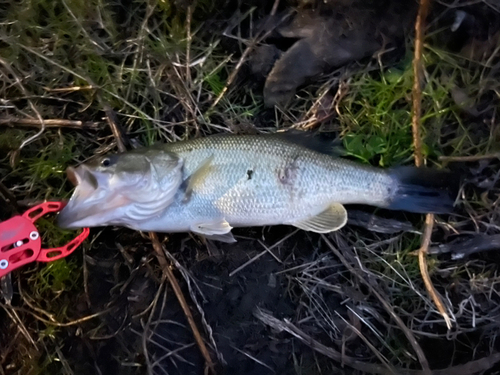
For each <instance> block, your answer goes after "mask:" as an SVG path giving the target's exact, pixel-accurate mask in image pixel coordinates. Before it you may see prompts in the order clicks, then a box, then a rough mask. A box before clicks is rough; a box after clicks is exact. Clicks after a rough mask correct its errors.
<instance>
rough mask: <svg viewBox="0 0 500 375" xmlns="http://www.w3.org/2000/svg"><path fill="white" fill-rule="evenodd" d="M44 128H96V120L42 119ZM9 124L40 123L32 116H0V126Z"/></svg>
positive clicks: (32, 124)
mask: <svg viewBox="0 0 500 375" xmlns="http://www.w3.org/2000/svg"><path fill="white" fill-rule="evenodd" d="M43 122H44V123H45V127H46V128H62V127H66V128H72V129H98V126H97V123H96V122H83V121H76V120H65V119H47V120H43ZM11 124H16V125H21V126H30V127H31V126H36V127H40V126H41V123H40V121H39V120H37V119H33V118H18V117H2V118H0V126H11Z"/></svg>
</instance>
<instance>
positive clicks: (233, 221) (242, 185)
mask: <svg viewBox="0 0 500 375" xmlns="http://www.w3.org/2000/svg"><path fill="white" fill-rule="evenodd" d="M301 137H302V135H301V134H299V136H297V135H293V134H288V135H287V134H274V135H259V136H232V135H226V136H211V137H207V138H200V139H195V140H191V141H185V142H176V143H170V144H166V145H163V146H155V147H151V148H146V149H142V150H134V151H131V152H128V153H122V154H117V155H109V156H104V157H101V158H98V159H97V160H95V161H94V162H92V163H88V164H86V165H82V166H79V167H78V168H68V177H69V178H70V179H71V180H75V181H76V183H77V188H76V189H75V192H74V193H73V196H72V198H71V199H70V201H69V203H68V205H67V206H66V207H65V208H64V209H63V210H62V212H61V213H60V215H59V218H58V222H59V225H60V226H61V227H65V228H75V227H81V226H102V225H120V226H126V227H129V228H133V229H136V230H143V231H158V232H167V233H168V232H186V231H192V232H195V233H198V234H201V235H204V236H207V237H209V238H212V239H219V240H224V241H229V242H231V241H233V238H232V235H231V229H232V228H233V227H244V226H263V225H278V224H288V225H293V226H295V227H297V228H300V229H304V230H308V231H313V232H317V233H327V232H331V231H334V230H337V229H339V228H341V227H343V226H344V225H345V223H346V221H347V211H346V209H345V208H344V205H345V204H367V205H372V206H377V207H383V208H389V209H393V210H404V211H409V212H417V213H447V212H451V211H452V210H453V203H454V197H453V196H452V194H453V193H452V190H453V189H452V188H450V187H453V186H454V185H457V184H456V183H455V181H456V180H455V179H453V178H450V174H448V173H446V172H442V171H433V170H429V169H421V168H414V167H400V168H395V169H381V168H375V167H371V166H366V165H362V164H359V163H355V162H352V161H349V160H345V159H341V158H337V157H332V156H331V155H328V154H325V153H323V152H319V151H318V150H317V147H316V146H318V145H316V146H314V145H313V144H312V143H311V142H310V141H311V140H310V139H308V140H307V139H306V140H305V141H304V140H301V139H300V138H301Z"/></svg>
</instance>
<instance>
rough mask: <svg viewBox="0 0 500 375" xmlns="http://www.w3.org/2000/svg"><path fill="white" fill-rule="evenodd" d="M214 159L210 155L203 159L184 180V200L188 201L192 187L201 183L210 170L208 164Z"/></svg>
mask: <svg viewBox="0 0 500 375" xmlns="http://www.w3.org/2000/svg"><path fill="white" fill-rule="evenodd" d="M212 160H214V156H213V155H211V156H210V157H208V158H207V159H205V160H204V161H203V163H202V164H201V165H200V166H199V167H198V169H197V170H196V171H195V172H194V173H193V174H192V175H191V176H189V178H188V179H187V180H186V181H185V182H186V183H187V186H186V192H185V193H184V199H183V201H184V202H187V201H189V199H190V198H191V194H192V193H193V188H194V187H195V186H196V185H197V184H199V183H201V182H202V181H203V179H204V178H205V177H206V176H207V174H208V172H210V164H211V163H212Z"/></svg>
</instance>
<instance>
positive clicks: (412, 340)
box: [321, 234, 431, 375]
mask: <svg viewBox="0 0 500 375" xmlns="http://www.w3.org/2000/svg"><path fill="white" fill-rule="evenodd" d="M321 237H322V238H323V241H325V243H326V244H327V246H328V247H329V248H330V249H331V250H332V251H333V253H334V254H335V255H336V256H337V258H339V259H340V261H341V262H342V264H343V265H344V266H345V267H346V268H347V269H348V270H349V272H351V273H352V274H353V275H354V276H356V277H357V278H358V279H359V281H361V282H362V283H363V284H365V285H366V286H367V288H368V289H369V290H370V291H371V292H372V293H373V295H374V296H375V297H376V298H377V299H378V300H379V301H380V303H381V304H382V306H383V307H384V309H385V311H387V313H388V314H389V315H390V316H391V317H392V319H394V321H395V322H396V324H397V325H398V327H399V328H400V329H401V331H403V333H404V335H405V336H406V338H407V339H408V342H409V343H410V345H411V346H412V348H413V350H414V351H415V353H416V354H417V357H418V360H419V362H420V365H421V366H422V371H423V374H425V375H430V374H431V369H430V367H429V362H428V361H427V358H425V355H424V352H423V350H422V348H421V347H420V344H419V343H418V341H417V339H416V338H415V335H414V334H413V333H412V331H411V330H410V329H409V328H408V327H407V326H406V325H405V323H404V322H403V320H401V318H400V317H399V316H398V315H397V314H396V312H395V311H394V309H393V308H392V306H391V305H390V304H389V303H388V302H387V301H386V299H385V298H384V297H383V296H382V295H381V294H380V293H379V292H378V291H377V290H376V289H375V287H374V286H373V285H372V283H370V282H369V281H368V280H367V279H366V275H365V274H363V273H362V272H360V271H359V270H358V269H356V268H354V267H353V266H352V265H351V264H350V263H349V262H348V261H347V259H346V258H345V257H344V256H343V255H342V253H341V252H340V251H339V250H338V249H337V248H335V246H333V244H332V243H331V242H330V241H329V240H328V238H327V236H325V235H324V234H322V235H321ZM384 368H385V367H384Z"/></svg>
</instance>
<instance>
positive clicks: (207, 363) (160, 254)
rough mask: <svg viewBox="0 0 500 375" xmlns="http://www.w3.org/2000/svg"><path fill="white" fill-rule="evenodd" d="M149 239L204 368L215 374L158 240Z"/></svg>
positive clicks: (150, 234) (203, 343) (153, 236)
mask: <svg viewBox="0 0 500 375" xmlns="http://www.w3.org/2000/svg"><path fill="white" fill-rule="evenodd" d="M149 238H150V239H151V242H152V243H153V249H154V250H155V252H156V256H157V258H158V262H159V263H160V267H161V268H162V270H163V272H164V273H165V274H166V276H167V279H168V281H169V282H170V284H171V285H172V289H173V291H174V293H175V296H176V297H177V300H178V301H179V304H180V305H181V307H182V310H183V311H184V314H185V315H186V318H187V321H188V323H189V326H190V327H191V330H192V331H193V336H194V339H195V341H196V344H197V345H198V347H199V348H200V351H201V354H202V355H203V358H204V359H205V366H206V368H208V369H210V370H211V371H212V373H215V368H214V363H213V362H212V358H211V357H210V353H209V352H208V350H207V347H206V346H205V342H204V341H203V338H202V337H201V334H200V331H199V330H198V327H197V326H196V322H195V321H194V318H193V314H191V310H190V309H189V306H188V304H187V302H186V298H184V294H183V293H182V290H181V287H180V286H179V283H178V282H177V279H176V278H175V275H174V274H173V272H172V269H171V268H170V265H169V264H168V262H167V258H166V257H165V254H164V252H163V250H162V246H161V243H160V240H159V239H158V236H157V235H156V233H154V232H149Z"/></svg>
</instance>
